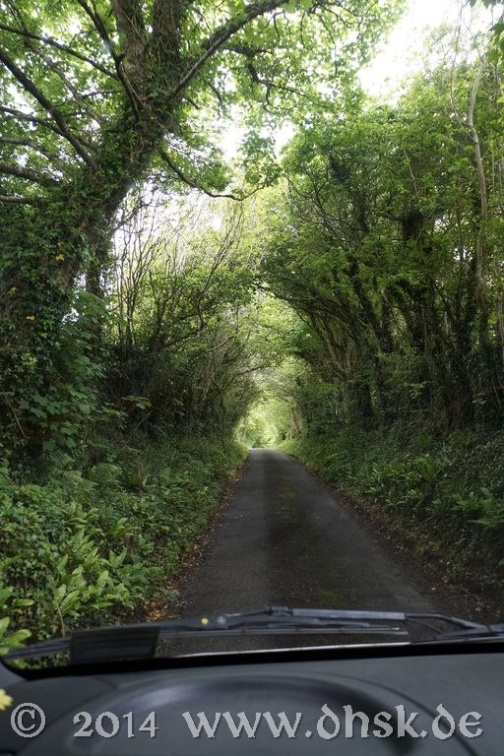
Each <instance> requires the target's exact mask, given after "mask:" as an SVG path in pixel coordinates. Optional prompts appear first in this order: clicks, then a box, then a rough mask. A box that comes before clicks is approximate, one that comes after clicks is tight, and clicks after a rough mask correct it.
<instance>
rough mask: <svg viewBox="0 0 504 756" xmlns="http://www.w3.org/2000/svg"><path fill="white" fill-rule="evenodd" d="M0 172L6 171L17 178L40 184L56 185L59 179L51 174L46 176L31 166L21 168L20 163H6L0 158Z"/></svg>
mask: <svg viewBox="0 0 504 756" xmlns="http://www.w3.org/2000/svg"><path fill="white" fill-rule="evenodd" d="M0 173H6V174H8V175H10V176H17V177H18V178H22V179H26V180H27V181H33V182H35V183H36V184H40V186H46V187H50V186H58V185H59V181H56V179H55V178H53V177H52V176H48V175H47V174H45V173H41V172H40V171H34V170H32V169H31V168H23V167H21V166H20V165H13V164H12V163H6V162H5V161H4V160H0Z"/></svg>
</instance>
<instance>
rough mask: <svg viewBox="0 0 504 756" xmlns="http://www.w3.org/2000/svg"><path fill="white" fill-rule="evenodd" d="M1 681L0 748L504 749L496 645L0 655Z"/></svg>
mask: <svg viewBox="0 0 504 756" xmlns="http://www.w3.org/2000/svg"><path fill="white" fill-rule="evenodd" d="M0 688H3V689H4V690H5V691H6V693H7V694H8V695H9V696H10V697H11V698H12V702H11V704H10V705H9V706H8V707H7V708H6V709H5V710H4V711H2V712H0V756H14V755H16V756H17V754H19V756H77V755H82V756H84V754H86V755H89V756H93V755H94V754H103V755H104V756H109V755H110V756H133V754H135V755H136V756H170V755H171V754H173V756H221V755H222V754H226V753H232V754H236V755H237V756H239V755H240V756H241V754H243V755H244V756H245V755H250V756H252V754H254V755H257V756H259V754H263V755H264V756H269V754H271V755H272V756H273V754H293V755H295V754H307V753H310V754H314V755H316V756H318V754H336V753H337V754H348V755H351V756H358V755H359V754H377V755H379V754H413V755H415V754H419V755H420V756H421V755H422V754H431V756H432V754H446V756H456V755H457V754H483V755H484V756H492V754H495V755H496V756H497V754H498V755H499V756H501V754H502V753H503V749H504V742H503V741H504V726H503V725H504V653H503V649H502V645H501V644H486V645H484V644H480V645H474V646H472V645H471V646H470V647H468V645H467V644H466V645H465V646H463V647H462V648H461V647H460V646H458V645H457V646H456V647H455V646H453V647H450V646H448V647H447V648H445V649H442V648H439V647H437V646H436V647H429V646H423V647H422V648H419V649H418V651H417V650H415V649H413V648H412V647H407V646H401V645H398V646H395V647H389V648H388V649H381V650H378V651H375V650H374V649H373V650H372V652H370V650H366V649H364V648H356V649H348V650H345V649H341V648H340V649H336V650H331V649H328V648H324V649H319V650H311V651H310V650H307V649H303V650H302V651H284V652H280V651H277V652H255V653H251V654H234V655H233V654H231V655H229V656H225V655H224V656H220V655H216V656H202V657H197V656H195V657H191V658H181V659H171V660H156V661H155V663H154V662H153V663H152V664H149V665H146V664H145V663H144V664H142V665H140V664H138V663H132V664H130V665H125V664H123V665H122V667H121V671H119V667H118V666H117V665H107V664H105V665H95V667H94V668H92V669H87V668H84V667H82V668H75V669H58V670H48V671H47V672H46V673H43V672H36V673H34V672H30V673H26V672H23V677H21V676H20V674H18V673H17V672H14V671H13V670H10V669H7V668H6V667H4V666H2V665H0ZM23 707H24V708H23ZM30 707H34V708H30ZM37 707H38V708H37ZM38 730H39V731H38ZM35 733H36V734H35Z"/></svg>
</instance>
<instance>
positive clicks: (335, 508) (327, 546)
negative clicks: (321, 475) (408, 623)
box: [181, 449, 434, 616]
mask: <svg viewBox="0 0 504 756" xmlns="http://www.w3.org/2000/svg"><path fill="white" fill-rule="evenodd" d="M181 598H182V612H183V614H184V615H185V616H192V615H198V614H200V613H201V612H215V611H242V610H249V609H254V608H259V607H262V606H264V605H267V604H276V605H283V606H297V607H334V608H335V607H339V608H350V609H352V608H353V609H357V608H360V609H381V610H387V609H389V610H401V609H402V610H410V611H434V607H433V605H432V603H431V602H430V600H429V599H428V598H427V597H426V596H425V595H422V592H421V589H420V588H419V587H418V586H415V585H413V584H412V582H411V578H410V577H409V576H407V575H406V572H405V570H404V568H403V567H401V566H400V565H399V564H398V563H397V562H396V561H394V560H393V558H392V557H390V556H388V555H387V554H386V553H384V550H383V548H382V547H380V546H379V545H378V543H377V542H376V541H375V540H374V539H373V537H372V534H370V533H369V532H365V531H364V530H363V528H362V527H361V526H360V525H358V524H357V522H356V521H355V520H354V519H353V518H352V516H351V515H350V514H349V513H348V512H347V511H346V510H344V509H342V507H341V506H340V505H339V504H338V502H337V500H336V499H335V498H334V497H333V495H332V494H331V493H330V491H329V490H328V489H327V488H326V487H325V486H324V485H322V484H321V483H320V482H319V481H318V480H317V479H316V478H314V477H313V476H312V475H311V474H310V473H308V472H307V470H306V469H305V468H304V467H303V466H302V465H300V464H299V463H297V462H296V461H294V460H293V459H292V458H291V457H289V456H287V455H285V454H282V453H280V452H277V451H273V450H269V449H253V450H252V451H251V453H250V456H249V459H248V461H247V463H246V465H245V468H244V472H243V475H242V477H241V479H240V481H239V482H238V483H237V484H236V486H235V487H234V490H233V492H232V495H231V499H230V502H229V505H228V506H227V507H226V509H225V510H224V511H223V512H222V513H221V515H220V516H219V518H218V520H217V523H216V527H215V528H214V530H213V532H212V535H211V536H210V539H209V542H208V544H207V547H206V549H205V552H204V557H203V560H202V561H201V563H200V564H199V565H198V566H197V567H196V568H195V569H194V570H193V571H192V573H191V574H190V575H189V577H188V581H187V585H186V589H185V590H184V592H183V595H182V597H181Z"/></svg>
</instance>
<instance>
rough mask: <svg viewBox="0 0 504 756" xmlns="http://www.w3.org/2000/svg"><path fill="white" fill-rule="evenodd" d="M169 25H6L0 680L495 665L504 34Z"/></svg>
mask: <svg viewBox="0 0 504 756" xmlns="http://www.w3.org/2000/svg"><path fill="white" fill-rule="evenodd" d="M175 6H176V9H175ZM162 7H163V3H158V2H153V1H152V0H146V2H144V3H137V2H123V0H115V1H114V2H109V1H108V0H99V2H96V3H90V4H88V3H87V2H84V0H83V1H82V2H78V3H62V4H59V5H58V4H54V3H49V4H48V3H47V2H44V0H34V2H29V3H28V2H19V3H15V4H12V3H7V4H5V3H4V4H1V7H0V30H1V33H2V40H3V41H2V43H1V45H0V92H2V93H3V94H2V95H1V97H0V217H1V223H2V240H1V242H0V245H1V248H2V254H1V256H0V293H1V296H0V655H4V654H6V653H7V652H8V651H9V650H15V649H19V648H22V647H24V646H28V645H29V644H33V643H37V642H41V641H46V640H48V639H50V638H64V639H70V640H69V641H68V643H67V642H66V641H65V643H63V644H61V645H56V646H48V647H43V648H45V650H46V652H47V654H48V655H51V654H56V655H58V654H61V659H63V658H65V654H66V653H67V652H68V653H70V655H71V658H72V659H73V660H76V659H81V660H85V659H89V658H96V657H95V654H97V653H98V655H100V654H101V656H102V658H105V657H106V655H107V654H109V656H112V655H113V654H114V653H115V654H116V655H117V654H119V656H120V651H119V650H118V651H114V647H116V648H117V649H121V648H123V649H127V650H128V654H132V655H135V653H138V654H140V655H141V654H142V653H143V654H151V653H157V654H158V655H177V654H192V653H206V652H208V651H235V650H242V649H245V648H247V649H249V648H252V649H266V648H290V647H293V646H296V647H298V646H301V645H302V646H307V645H310V646H319V645H324V646H325V645H340V646H345V645H351V644H371V645H374V644H383V643H410V642H416V641H419V640H439V638H440V637H444V636H446V635H447V634H448V635H449V634H450V633H451V634H452V636H453V638H452V639H454V638H455V636H457V637H459V638H460V637H462V636H463V637H464V638H467V637H469V636H470V637H474V636H476V635H478V634H479V635H481V634H485V633H486V635H487V636H488V637H492V638H494V637H499V636H500V635H502V628H501V626H500V624H499V623H500V622H502V621H504V617H503V615H502V606H503V602H502V599H503V596H502V578H503V569H504V547H503V544H504V540H503V538H502V535H503V532H504V530H503V528H504V498H503V497H504V477H503V474H502V462H501V460H502V452H503V451H504V434H503V420H504V304H503V302H504V300H503V297H504V288H503V276H502V274H503V259H502V258H503V253H502V243H501V236H502V223H503V208H504V195H503V171H504V153H503V141H502V130H503V122H502V85H503V76H504V53H503V46H502V40H501V36H502V32H503V30H504V20H503V17H502V12H503V8H502V6H501V5H499V4H497V3H493V2H488V1H486V2H469V3H465V2H459V0H443V2H441V0H436V2H422V3H418V2H414V1H413V0H412V1H411V2H401V1H400V0H383V2H380V3H373V2H369V1H368V0H343V2H331V0H294V1H293V2H286V0H272V1H271V2H270V1H269V0H268V1H267V2H266V1H264V2H263V1H262V0H260V1H259V2H256V3H250V4H249V3H242V2H237V1H236V0H224V1H223V2H220V3H218V4H216V3H211V2H209V1H208V0H199V1H198V2H191V3H178V4H177V3H174V4H173V8H174V9H175V10H173V13H171V12H170V13H169V14H168V13H163V12H162ZM312 610H313V611H314V612H315V614H311V613H310V612H311V611H312ZM307 612H308V613H307ZM341 612H343V614H341ZM345 612H347V613H346V614H344V613H345ZM348 612H350V613H348ZM356 612H357V613H359V612H360V613H362V614H360V615H359V614H357V615H356V614H355V613H356ZM372 612H379V614H378V615H372V614H369V613H372ZM439 614H442V615H448V619H447V618H446V616H445V618H444V619H443V618H441V619H439V617H435V615H439ZM454 616H456V617H458V618H465V619H466V620H469V623H464V622H461V621H460V619H458V620H453V619H450V617H451V618H453V617H454ZM219 618H220V619H219ZM182 619H183V620H184V622H183V623H182V624H177V623H178V621H179V620H182ZM165 620H166V621H168V622H167V623H165V625H163V627H162V628H161V626H160V625H159V623H162V622H163V621H165ZM176 621H177V622H176ZM143 622H150V623H158V626H157V627H158V630H156V631H149V630H145V629H142V628H141V627H140V626H141V624H142V623H143ZM184 623H185V624H184ZM471 623H472V624H471ZM124 625H133V626H134V627H133V628H130V629H129V630H128V631H127V632H128V633H129V635H127V634H123V635H115V634H114V633H112V634H108V635H107V634H106V633H105V634H103V635H100V634H94V635H79V633H82V631H85V630H89V629H91V628H119V627H120V626H124ZM489 626H491V627H489ZM153 627H156V626H155V625H154V626H153ZM219 629H220V631H222V632H219ZM209 631H212V632H209ZM466 631H467V632H466ZM471 634H472V635H471ZM154 646H156V650H155V651H153V647H154ZM99 648H101V651H100V650H97V649H99ZM135 649H137V650H135ZM138 649H140V650H138ZM126 656H127V654H126ZM11 658H14V657H11ZM58 658H59V657H58ZM30 663H32V662H30ZM33 663H35V662H33ZM55 663H56V662H55Z"/></svg>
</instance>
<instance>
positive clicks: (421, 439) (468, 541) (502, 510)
mask: <svg viewBox="0 0 504 756" xmlns="http://www.w3.org/2000/svg"><path fill="white" fill-rule="evenodd" d="M282 448H283V450H284V451H287V452H290V453H292V454H293V455H294V456H296V457H298V458H299V459H301V460H302V461H303V462H304V463H305V464H307V466H308V467H310V468H311V469H312V470H314V471H315V472H316V473H318V474H319V475H320V476H321V477H322V478H323V479H325V480H326V481H328V482H330V483H336V484H337V485H338V487H339V488H340V489H341V490H342V491H343V492H345V493H347V494H350V495H352V496H353V497H354V499H356V500H357V502H358V504H359V506H361V507H362V508H363V509H365V510H367V512H368V513H369V514H370V515H372V516H376V515H378V516H384V517H385V518H386V520H387V527H388V528H389V529H390V532H391V533H392V534H393V535H394V537H395V538H397V539H398V540H403V541H407V542H408V544H409V547H410V548H412V549H413V550H414V551H415V552H416V553H417V555H418V556H420V557H422V558H425V559H428V560H429V559H430V560H431V561H432V560H436V561H437V562H438V563H439V564H441V565H442V566H443V570H444V579H446V581H447V582H455V581H458V582H461V581H462V582H463V583H464V584H465V585H467V586H468V587H469V588H470V589H471V590H476V591H482V592H484V593H487V594H490V593H493V592H497V591H499V592H502V590H503V587H504V467H503V465H502V457H503V452H504V434H503V433H494V434H488V433H485V434H477V433H474V432H471V433H469V432H461V431H459V432H456V433H453V434H452V435H451V436H449V437H448V438H447V439H445V440H439V439H436V438H433V437H431V436H430V435H429V434H427V433H422V432H418V429H414V428H410V429H408V428H405V427H395V428H392V429H391V430H389V432H388V433H380V432H378V431H373V432H370V431H366V432H365V431H363V430H362V429H359V428H357V427H348V428H342V429H340V430H339V431H337V432H335V433H332V434H331V436H330V437H327V436H326V437H322V436H318V437H313V436H307V435H306V436H302V437H300V438H298V439H296V440H293V441H292V440H291V441H288V442H285V443H284V444H283V446H282Z"/></svg>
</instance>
